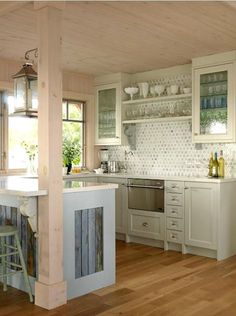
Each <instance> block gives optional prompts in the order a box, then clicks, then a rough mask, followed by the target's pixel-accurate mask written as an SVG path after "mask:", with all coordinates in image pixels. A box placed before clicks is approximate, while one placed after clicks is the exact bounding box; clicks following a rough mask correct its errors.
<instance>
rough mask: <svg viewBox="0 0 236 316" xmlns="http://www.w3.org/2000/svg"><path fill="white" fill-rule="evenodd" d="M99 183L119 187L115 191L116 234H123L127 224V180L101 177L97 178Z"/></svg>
mask: <svg viewBox="0 0 236 316" xmlns="http://www.w3.org/2000/svg"><path fill="white" fill-rule="evenodd" d="M99 182H101V183H116V184H118V185H119V187H118V189H116V233H120V234H125V233H126V222H127V187H126V182H127V180H126V179H123V178H122V179H121V178H113V177H106V176H103V177H99Z"/></svg>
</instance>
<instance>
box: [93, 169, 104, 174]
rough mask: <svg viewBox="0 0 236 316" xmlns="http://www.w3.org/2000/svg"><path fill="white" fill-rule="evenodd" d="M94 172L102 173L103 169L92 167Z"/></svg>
mask: <svg viewBox="0 0 236 316" xmlns="http://www.w3.org/2000/svg"><path fill="white" fill-rule="evenodd" d="M93 170H94V171H95V173H96V174H103V172H104V170H103V169H102V168H98V169H93Z"/></svg>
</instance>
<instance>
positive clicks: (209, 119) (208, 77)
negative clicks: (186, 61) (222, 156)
mask: <svg viewBox="0 0 236 316" xmlns="http://www.w3.org/2000/svg"><path fill="white" fill-rule="evenodd" d="M235 60H236V54H235V52H231V53H225V54H218V55H212V56H208V57H206V58H196V59H194V60H193V141H194V142H195V143H209V142H235V141H236V133H235V106H236V105H235V96H236V90H235V83H236V80H235V76H236V63H235Z"/></svg>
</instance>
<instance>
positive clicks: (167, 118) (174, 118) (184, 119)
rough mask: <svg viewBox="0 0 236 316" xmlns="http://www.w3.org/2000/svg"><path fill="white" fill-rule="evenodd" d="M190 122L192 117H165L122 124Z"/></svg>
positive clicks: (123, 122) (128, 121) (129, 121)
mask: <svg viewBox="0 0 236 316" xmlns="http://www.w3.org/2000/svg"><path fill="white" fill-rule="evenodd" d="M190 120H192V116H167V117H154V118H143V119H137V120H126V121H122V124H138V123H154V122H178V121H190Z"/></svg>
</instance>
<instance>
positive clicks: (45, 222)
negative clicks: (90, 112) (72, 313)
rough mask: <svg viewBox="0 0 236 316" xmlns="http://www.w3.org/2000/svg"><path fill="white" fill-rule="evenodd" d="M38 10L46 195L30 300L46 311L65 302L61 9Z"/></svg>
mask: <svg viewBox="0 0 236 316" xmlns="http://www.w3.org/2000/svg"><path fill="white" fill-rule="evenodd" d="M42 4H43V3H41V6H38V7H36V9H38V11H37V13H38V38H39V41H38V48H39V60H38V61H39V63H38V99H39V110H38V124H39V132H38V133H39V134H38V135H39V170H38V172H39V187H40V188H44V189H47V190H48V195H47V196H45V197H39V200H38V231H39V254H38V261H39V267H38V281H37V282H36V285H35V304H36V305H39V306H41V307H44V308H46V309H53V308H55V307H57V306H60V305H63V304H65V303H66V300H67V293H66V282H64V281H63V222H62V221H63V200H62V198H63V196H62V194H63V193H62V154H61V146H62V71H61V15H62V12H61V10H60V7H59V8H57V7H55V5H54V6H50V5H49V4H48V3H46V4H45V5H42Z"/></svg>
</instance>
